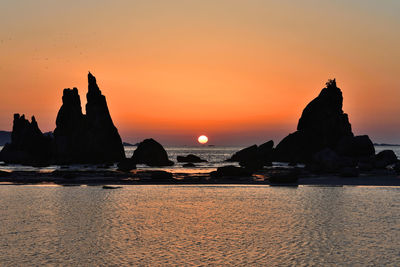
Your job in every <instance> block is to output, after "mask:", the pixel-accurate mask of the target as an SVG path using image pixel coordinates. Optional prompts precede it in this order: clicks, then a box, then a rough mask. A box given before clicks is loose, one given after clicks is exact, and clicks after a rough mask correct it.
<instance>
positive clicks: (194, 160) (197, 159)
mask: <svg viewBox="0 0 400 267" xmlns="http://www.w3.org/2000/svg"><path fill="white" fill-rule="evenodd" d="M176 159H177V161H178V162H190V163H199V162H207V160H205V159H202V158H200V157H198V156H196V155H193V154H189V155H187V156H177V157H176Z"/></svg>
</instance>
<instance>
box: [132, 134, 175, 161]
mask: <svg viewBox="0 0 400 267" xmlns="http://www.w3.org/2000/svg"><path fill="white" fill-rule="evenodd" d="M132 160H133V161H134V162H135V163H136V164H146V165H148V166H152V167H162V166H172V165H174V162H173V161H171V160H169V159H168V154H167V151H165V149H164V147H163V146H162V145H161V144H160V143H158V142H157V141H156V140H154V139H152V138H150V139H145V140H144V141H142V142H140V143H139V145H138V147H137V148H136V150H135V151H134V152H133V155H132Z"/></svg>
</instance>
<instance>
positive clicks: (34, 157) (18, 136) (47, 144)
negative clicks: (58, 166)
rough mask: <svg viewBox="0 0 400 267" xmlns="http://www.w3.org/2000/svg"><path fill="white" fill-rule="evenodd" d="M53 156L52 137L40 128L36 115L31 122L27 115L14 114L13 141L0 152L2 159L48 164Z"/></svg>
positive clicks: (12, 161) (10, 161)
mask: <svg viewBox="0 0 400 267" xmlns="http://www.w3.org/2000/svg"><path fill="white" fill-rule="evenodd" d="M51 157H52V140H51V137H49V136H45V135H44V134H43V133H42V131H41V130H40V129H39V126H38V124H37V122H36V119H35V117H34V116H32V120H31V122H29V121H28V120H27V119H25V115H22V116H20V115H19V114H14V121H13V130H12V133H11V143H8V144H6V145H5V146H4V148H3V150H2V151H1V152H0V160H2V161H4V162H6V163H20V164H31V165H47V164H49V162H50V160H51Z"/></svg>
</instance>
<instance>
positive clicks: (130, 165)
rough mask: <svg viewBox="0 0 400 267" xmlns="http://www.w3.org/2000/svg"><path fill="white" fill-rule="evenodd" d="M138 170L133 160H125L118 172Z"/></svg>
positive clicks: (119, 165)
mask: <svg viewBox="0 0 400 267" xmlns="http://www.w3.org/2000/svg"><path fill="white" fill-rule="evenodd" d="M134 169H136V164H135V161H134V160H132V159H123V160H121V161H120V162H119V163H118V170H119V171H123V172H129V171H131V170H134Z"/></svg>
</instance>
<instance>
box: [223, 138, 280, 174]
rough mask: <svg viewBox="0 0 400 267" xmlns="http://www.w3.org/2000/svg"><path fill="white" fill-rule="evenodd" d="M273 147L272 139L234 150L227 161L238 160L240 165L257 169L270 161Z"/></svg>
mask: <svg viewBox="0 0 400 267" xmlns="http://www.w3.org/2000/svg"><path fill="white" fill-rule="evenodd" d="M273 147H274V142H273V141H272V140H270V141H268V142H266V143H264V144H262V145H260V146H257V145H252V146H249V147H246V148H244V149H242V150H240V151H238V152H236V153H235V154H233V156H232V157H231V158H230V159H228V160H227V161H231V162H239V164H240V165H241V166H244V167H247V168H250V169H252V170H257V169H260V168H262V167H263V166H265V165H269V164H270V163H271V161H272V154H273Z"/></svg>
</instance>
